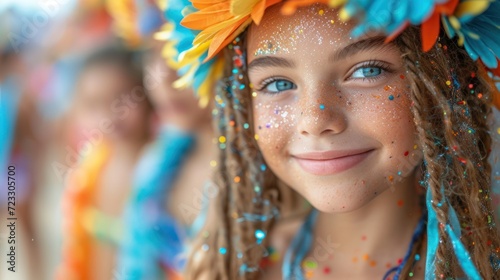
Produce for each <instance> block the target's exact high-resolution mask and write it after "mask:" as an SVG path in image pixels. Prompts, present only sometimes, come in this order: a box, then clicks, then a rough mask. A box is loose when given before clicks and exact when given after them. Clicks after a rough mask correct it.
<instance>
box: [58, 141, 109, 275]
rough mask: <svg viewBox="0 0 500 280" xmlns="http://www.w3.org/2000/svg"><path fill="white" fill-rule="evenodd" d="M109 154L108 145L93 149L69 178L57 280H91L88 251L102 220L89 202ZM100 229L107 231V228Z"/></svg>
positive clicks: (65, 195)
mask: <svg viewBox="0 0 500 280" xmlns="http://www.w3.org/2000/svg"><path fill="white" fill-rule="evenodd" d="M110 154H111V151H110V148H109V146H108V145H107V144H101V145H97V146H94V148H93V149H92V152H91V153H90V154H89V155H88V156H86V157H85V158H84V159H83V161H82V162H81V163H80V164H79V166H78V168H77V169H75V170H74V171H71V172H72V173H71V174H69V178H68V184H67V187H66V190H65V191H64V194H63V205H62V207H63V212H64V213H65V217H64V219H63V231H64V236H65V240H64V242H63V252H62V254H63V256H62V263H61V266H60V267H59V271H58V275H57V279H61V280H67V279H71V280H73V279H90V274H89V272H90V269H91V267H90V263H89V261H90V250H91V245H92V242H93V239H94V236H93V234H92V233H97V232H104V230H100V229H98V228H97V227H98V226H99V225H100V224H101V223H95V221H96V220H102V219H101V218H100V217H99V215H98V214H96V212H95V209H94V208H93V207H92V202H93V199H94V193H95V191H96V188H97V184H98V180H99V177H100V174H101V172H102V170H103V168H104V165H105V164H106V163H107V162H108V159H109V157H110ZM101 225H102V224H101ZM102 226H105V227H106V228H109V224H104V225H102ZM112 232H115V231H112ZM103 238H104V237H103Z"/></svg>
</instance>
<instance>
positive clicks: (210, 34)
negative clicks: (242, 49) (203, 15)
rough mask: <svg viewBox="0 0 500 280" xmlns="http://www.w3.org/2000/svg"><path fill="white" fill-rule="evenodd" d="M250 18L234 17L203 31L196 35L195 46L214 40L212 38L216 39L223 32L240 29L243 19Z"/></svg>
mask: <svg viewBox="0 0 500 280" xmlns="http://www.w3.org/2000/svg"><path fill="white" fill-rule="evenodd" d="M249 17H250V16H248V15H247V16H245V17H241V16H238V17H233V18H231V19H228V20H226V21H223V22H219V23H217V24H214V25H212V26H210V27H208V28H206V29H204V30H203V31H201V32H200V33H199V34H198V35H196V37H195V38H194V40H193V45H196V44H200V43H203V42H206V41H209V40H212V38H214V37H215V36H217V35H218V34H220V33H221V32H223V30H227V29H228V28H234V29H236V28H238V26H239V24H240V23H239V22H241V19H242V18H244V19H247V18H249ZM228 35H229V34H228Z"/></svg>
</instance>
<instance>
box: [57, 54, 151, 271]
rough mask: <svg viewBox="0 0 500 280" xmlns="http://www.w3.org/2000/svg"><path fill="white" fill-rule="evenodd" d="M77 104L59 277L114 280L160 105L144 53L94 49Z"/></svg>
mask: <svg viewBox="0 0 500 280" xmlns="http://www.w3.org/2000/svg"><path fill="white" fill-rule="evenodd" d="M73 105H74V107H73V108H72V114H71V117H70V122H71V123H72V124H73V126H72V129H73V133H72V134H73V135H74V138H73V144H74V145H73V146H74V147H76V149H75V150H73V149H71V148H69V149H67V151H68V153H71V154H72V156H73V158H77V159H78V163H77V167H76V168H75V169H73V170H70V171H69V172H68V173H67V175H66V179H67V180H66V183H67V187H66V189H65V191H64V195H63V196H64V197H63V199H64V201H63V212H64V213H65V215H66V217H65V218H64V221H63V230H64V242H63V257H62V258H63V259H62V264H61V266H60V268H59V270H58V274H57V278H58V279H64V280H68V279H69V280H71V279H96V280H99V279H105V280H108V279H111V278H112V269H113V267H114V262H115V252H116V245H117V244H118V243H119V242H120V238H121V222H120V216H121V213H122V211H123V209H124V205H125V202H126V200H127V197H128V195H129V192H130V187H131V179H132V173H133V172H132V171H133V170H134V166H135V165H136V162H137V159H138V156H139V152H140V151H141V149H142V148H143V146H144V145H145V144H146V143H147V142H148V141H149V139H150V137H151V125H150V124H151V112H152V110H151V105H150V103H149V101H148V100H147V98H146V95H145V93H144V88H143V86H142V69H141V62H140V57H139V56H138V55H137V53H132V52H130V51H126V50H125V49H123V48H121V47H113V46H112V47H108V48H104V49H102V50H98V51H97V52H96V53H94V54H92V55H91V56H90V57H89V58H88V59H87V60H86V62H85V63H84V66H83V69H82V71H81V73H80V74H79V77H78V81H77V84H76V90H75V98H74V103H73ZM75 143H76V145H75ZM68 158H71V157H68ZM70 164H71V163H70Z"/></svg>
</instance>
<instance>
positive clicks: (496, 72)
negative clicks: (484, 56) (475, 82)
mask: <svg viewBox="0 0 500 280" xmlns="http://www.w3.org/2000/svg"><path fill="white" fill-rule="evenodd" d="M497 61H498V67H497V68H496V69H488V70H489V71H490V72H491V73H493V75H495V76H497V77H500V59H497ZM483 66H484V64H483Z"/></svg>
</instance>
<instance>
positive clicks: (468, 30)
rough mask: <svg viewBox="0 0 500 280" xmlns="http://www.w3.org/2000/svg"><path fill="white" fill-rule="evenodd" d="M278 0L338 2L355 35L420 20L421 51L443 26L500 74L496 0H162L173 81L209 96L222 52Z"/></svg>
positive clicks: (288, 3) (286, 5) (390, 32)
mask: <svg viewBox="0 0 500 280" xmlns="http://www.w3.org/2000/svg"><path fill="white" fill-rule="evenodd" d="M167 2H168V3H167ZM280 2H283V8H282V13H283V14H292V13H294V11H295V10H296V9H297V8H298V7H301V6H308V5H311V4H314V3H323V4H328V5H330V6H331V7H339V8H341V10H340V17H341V19H343V20H348V19H349V18H351V17H354V16H356V17H358V18H359V23H358V25H357V27H356V28H355V29H354V30H353V31H352V32H353V36H355V37H356V36H359V35H361V34H363V33H364V32H366V31H368V30H377V31H381V32H384V33H385V34H386V35H387V40H388V41H389V40H391V39H393V38H395V37H396V36H397V35H399V34H400V33H401V32H402V31H403V30H404V29H405V28H406V27H407V26H408V25H420V26H421V34H422V35H421V36H422V48H423V50H424V51H428V50H430V49H431V48H432V46H434V44H435V43H436V41H437V38H438V35H439V31H440V27H441V25H442V26H443V27H444V29H445V30H446V34H447V35H448V37H450V38H454V37H458V44H459V45H460V46H463V47H464V48H465V50H466V51H467V52H468V54H469V55H470V57H471V58H472V59H474V60H479V61H480V62H481V63H482V64H484V66H486V68H487V69H488V70H489V71H491V72H492V73H494V74H495V75H496V76H500V67H499V60H500V43H498V38H500V18H499V17H498V16H497V15H496V14H495V13H498V12H500V2H499V1H497V0H425V1H418V2H415V1H401V0H373V1H367V0H191V4H190V3H189V2H188V1H187V0H182V1H166V0H162V1H161V3H162V4H161V6H162V9H163V10H164V15H165V17H166V19H167V20H168V21H169V22H170V24H169V26H168V28H165V29H164V32H163V34H162V37H163V38H165V39H168V40H171V42H170V43H168V44H167V47H166V49H167V50H168V51H165V56H166V57H167V59H169V60H170V61H171V62H172V61H175V63H171V66H174V67H176V68H181V69H183V70H182V71H181V72H180V74H181V76H182V78H181V79H180V80H179V81H178V82H177V83H176V84H175V86H177V87H184V86H188V85H191V86H193V87H194V90H195V92H196V93H197V94H198V95H199V96H200V98H201V99H202V100H208V98H209V93H210V92H211V90H212V88H211V85H212V84H213V82H214V80H216V79H217V77H220V76H221V72H222V67H221V66H220V65H221V63H220V61H221V57H220V55H219V53H220V51H221V50H222V49H223V48H224V47H225V46H227V45H228V44H229V43H230V42H232V41H233V39H234V38H236V37H237V36H238V35H239V34H240V33H241V32H243V31H244V30H245V28H246V27H247V26H248V25H250V24H251V23H252V22H254V23H256V24H259V23H260V21H261V19H262V17H263V15H264V12H265V10H266V8H268V7H270V6H272V5H274V4H277V3H280ZM381 15H385V16H381ZM172 41H177V43H172ZM202 103H206V101H203V102H202ZM497 107H500V106H497Z"/></svg>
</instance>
